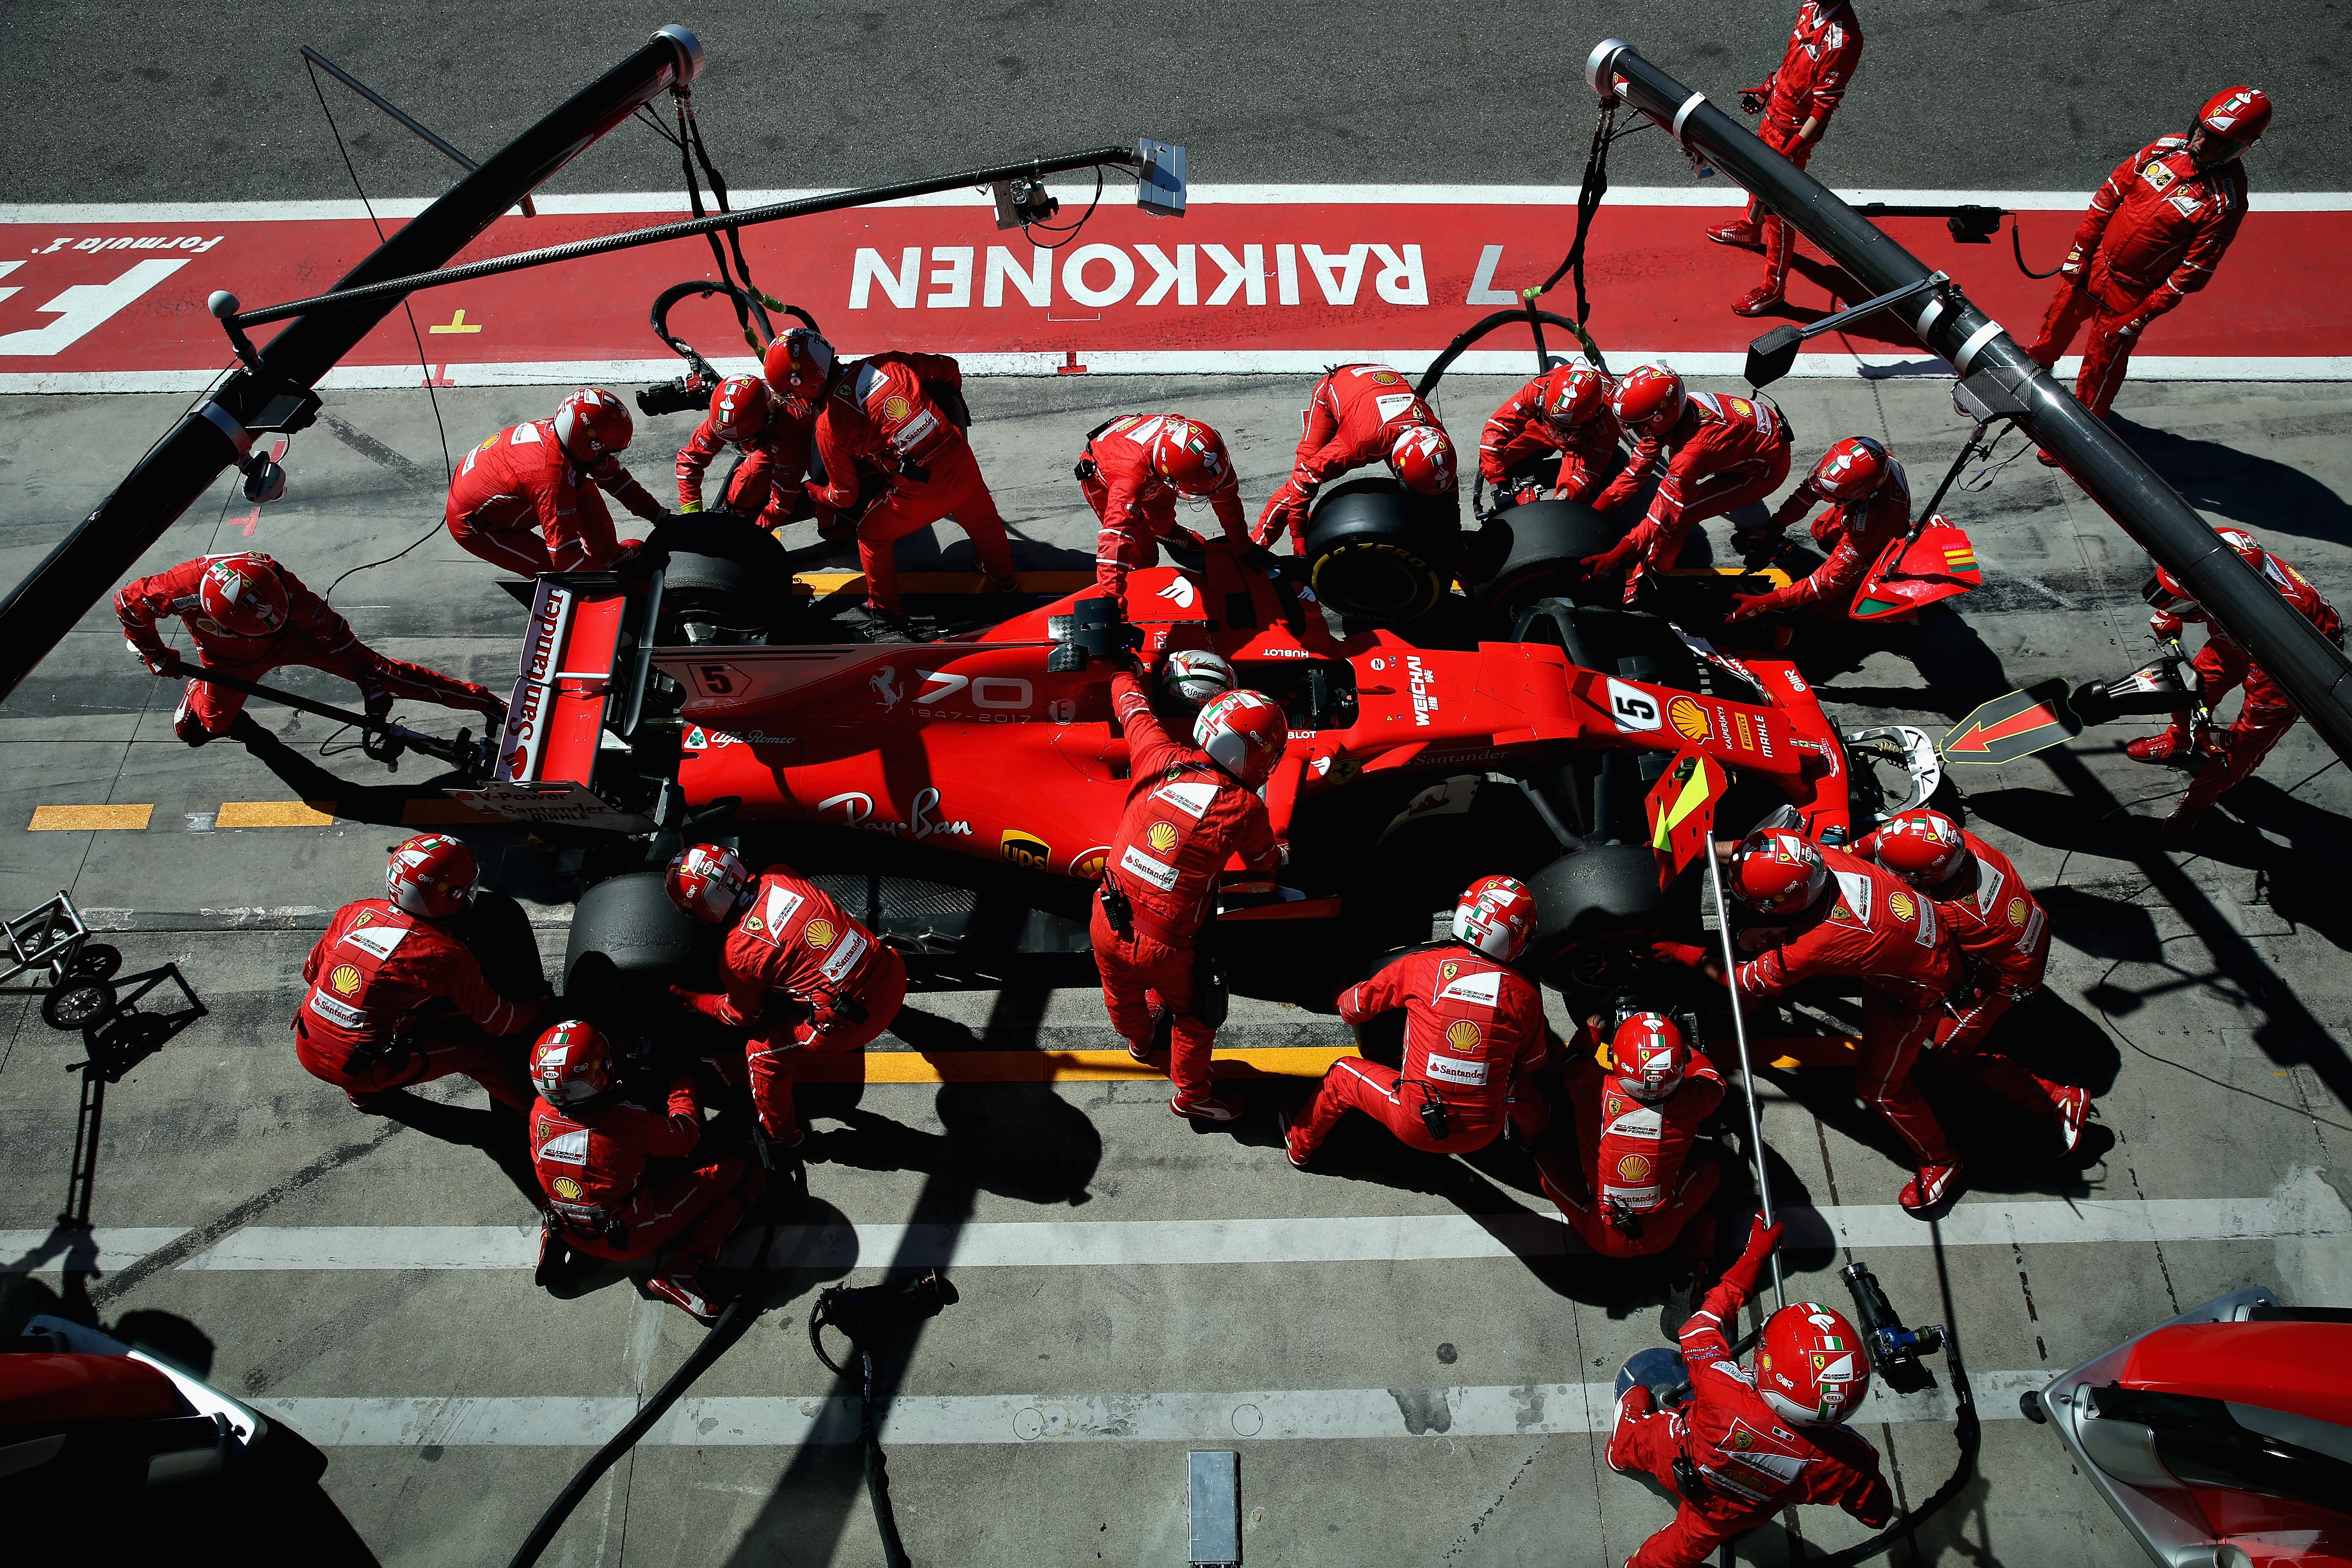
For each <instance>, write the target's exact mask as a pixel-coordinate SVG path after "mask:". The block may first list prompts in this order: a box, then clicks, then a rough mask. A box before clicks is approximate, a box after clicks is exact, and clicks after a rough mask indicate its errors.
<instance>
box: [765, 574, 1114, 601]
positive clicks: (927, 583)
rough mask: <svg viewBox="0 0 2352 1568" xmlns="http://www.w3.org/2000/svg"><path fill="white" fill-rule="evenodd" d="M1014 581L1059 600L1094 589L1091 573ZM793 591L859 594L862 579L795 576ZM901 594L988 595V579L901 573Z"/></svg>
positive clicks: (822, 596)
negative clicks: (1084, 590) (1065, 596)
mask: <svg viewBox="0 0 2352 1568" xmlns="http://www.w3.org/2000/svg"><path fill="white" fill-rule="evenodd" d="M1013 576H1014V578H1015V579H1016V580H1018V581H1019V583H1020V584H1021V592H1023V593H1024V594H1050V595H1053V596H1054V597H1055V598H1057V599H1058V598H1060V597H1061V596H1062V595H1065V594H1075V593H1076V592H1077V591H1078V590H1079V589H1081V588H1091V587H1093V586H1094V581H1095V575H1094V574H1093V573H1091V572H1015V573H1014V574H1013ZM793 585H794V587H795V588H796V589H797V590H798V591H799V592H801V593H804V594H812V595H815V596H816V597H817V598H820V599H829V598H831V597H833V596H834V595H836V594H851V593H863V592H865V590H866V576H865V574H863V573H859V572H796V573H794V574H793ZM898 591H899V592H900V593H901V594H984V593H990V592H992V589H990V587H989V586H988V579H987V578H985V577H983V576H982V575H980V574H978V573H976V572H901V573H900V574H898Z"/></svg>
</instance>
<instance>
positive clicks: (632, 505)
mask: <svg viewBox="0 0 2352 1568" xmlns="http://www.w3.org/2000/svg"><path fill="white" fill-rule="evenodd" d="M635 433H636V423H635V421H634V420H633V419H631V418H630V417H629V409H628V405H626V404H625V403H623V402H622V401H621V400H620V398H619V397H618V396H617V395H614V393H612V392H609V391H607V390H606V389H604V387H601V386H583V387H582V388H581V389H580V390H579V391H577V392H575V393H573V394H572V395H571V396H569V397H567V398H565V399H564V400H563V402H562V404H561V405H558V407H557V408H556V410H555V417H553V418H552V419H534V420H531V421H530V423H529V424H526V425H517V426H513V427H512V428H510V429H506V430H501V431H499V433H498V434H497V435H495V436H493V437H490V438H489V439H488V440H487V441H485V442H483V443H482V444H481V445H480V446H478V447H475V448H474V449H473V450H472V451H470V452H468V453H467V454H466V460H465V461H464V462H462V463H460V464H458V465H457V478H456V479H454V480H452V481H451V482H450V485H449V503H448V507H447V509H446V514H445V515H446V520H447V521H448V524H449V537H450V538H452V539H454V540H456V541H457V542H458V543H459V544H460V545H462V546H463V547H464V548H465V549H467V551H469V552H472V553H473V554H476V555H478V556H480V557H481V558H482V559H483V560H485V561H487V562H488V563H490V564H491V565H493V566H503V567H505V568H506V569H507V570H508V571H509V572H513V573H516V574H520V575H521V576H525V577H529V576H533V575H535V574H539V573H541V572H603V571H607V570H609V569H610V568H612V567H613V566H614V565H616V564H618V563H620V562H622V561H625V560H627V559H628V558H630V557H631V556H633V555H635V553H636V551H637V546H638V544H639V543H640V541H637V540H635V539H629V540H621V541H618V542H616V541H615V540H614V536H613V514H612V513H611V512H610V511H607V510H605V509H604V495H602V494H599V493H598V492H599V491H600V490H602V491H604V492H607V493H609V494H610V495H611V496H612V497H613V499H614V500H617V501H619V502H620V503H621V504H622V505H623V506H625V507H627V508H628V509H629V510H631V511H632V512H634V513H635V514H636V515H637V516H639V517H641V518H644V519H645V520H646V521H647V522H656V523H657V522H659V521H662V519H663V518H664V517H665V516H666V515H667V513H665V512H664V511H663V510H662V509H661V505H660V503H659V502H657V501H656V500H654V498H653V497H652V496H651V495H650V494H648V493H646V487H645V486H643V485H641V484H639V483H637V481H636V479H635V477H634V476H633V475H631V474H630V472H629V470H628V469H626V468H623V467H621V458H620V454H621V453H622V452H624V451H625V450H627V449H628V445H629V441H630V439H631V437H634V436H635Z"/></svg>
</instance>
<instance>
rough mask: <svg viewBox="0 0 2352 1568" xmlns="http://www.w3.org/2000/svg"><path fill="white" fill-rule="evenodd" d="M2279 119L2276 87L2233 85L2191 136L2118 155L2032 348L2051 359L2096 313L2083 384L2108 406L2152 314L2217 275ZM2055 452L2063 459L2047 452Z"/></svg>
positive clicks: (2086, 402)
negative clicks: (2274, 113)
mask: <svg viewBox="0 0 2352 1568" xmlns="http://www.w3.org/2000/svg"><path fill="white" fill-rule="evenodd" d="M2270 122H2271V100H2270V95H2269V94H2267V93H2265V92H2263V90H2262V89H2259V88H2252V87H2233V88H2231V89H2228V90H2227V91H2225V92H2218V93H2215V94H2214V95H2213V96H2212V97H2211V98H2210V99H2209V100H2206V103H2205V107H2204V108H2202V109H2200V110H2198V111H2197V118H2196V119H2195V120H2193V121H2190V122H2189V134H2188V135H2186V136H2159V137H2158V138H2157V139H2156V140H2155V141H2153V142H2149V143H2148V144H2147V146H2145V147H2143V148H2141V149H2140V150H2139V151H2138V152H2137V153H2133V154H2132V155H2131V156H2130V157H2128V158H2126V159H2125V160H2124V161H2123V162H2122V163H2118V164H2116V171H2115V173H2114V174H2109V175H2108V176H2107V183H2106V184H2104V185H2101V186H2100V187H2099V190H2098V194H2097V195H2094V196H2093V197H2092V198H2091V205H2090V210H2088V211H2087V212H2085V213H2084V215H2083V222H2082V225H2081V226H2080V227H2078V228H2076V229H2075V230H2074V247H2073V248H2072V249H2070V250H2069V251H2067V252H2066V259H2065V261H2064V262H2063V263H2062V264H2061V265H2060V267H2059V268H2058V273H2059V277H2058V291H2057V293H2055V294H2054V295H2053V296H2052V297H2051V300H2050V310H2049V313H2048V314H2046V315H2045V316H2043V317H2042V335H2041V336H2040V337H2038V338H2036V339H2035V340H2034V341H2033V342H2032V344H2031V345H2030V346H2028V347H2027V349H2026V351H2025V352H2026V353H2028V354H2030V355H2032V357H2033V358H2034V359H2035V360H2037V361H2039V362H2040V363H2041V364H2042V367H2043V368H2044V369H2048V368H2050V367H2051V366H2053V365H2055V364H2056V363H2058V357H2059V356H2060V355H2061V354H2063V353H2065V352H2066V349H2067V346H2068V345H2069V344H2071V343H2072V342H2074V334H2075V333H2076V332H2078V331H2082V330H2083V328H2084V325H2085V324H2086V323H2087V324H2088V325H2089V327H2090V329H2091V336H2090V342H2088V343H2087V344H2086V345H2085V346H2084V351H2083V370H2082V374H2080V375H2078V376H2077V377H2076V378H2075V381H2074V395H2075V397H2076V398H2078V399H2079V400H2081V402H2082V405H2083V406H2084V407H2085V408H2087V409H2089V410H2090V411H2091V412H2092V413H2094V414H2096V415H2098V416H2102V417H2105V415H2106V412H2107V408H2108V405H2111V404H2112V403H2114V402H2115V398H2116V388H2117V387H2119V386H2121V385H2122V384H2123V383H2124V371H2125V369H2126V367H2127V366H2128V365H2129V364H2130V363H2131V356H2132V351H2133V350H2134V349H2136V348H2137V347H2138V346H2139V342H2140V334H2141V333H2142V332H2143V331H2147V326H2148V323H2149V322H2151V321H2155V320H2156V319H2157V318H2158V316H2161V315H2163V314H2164V313H2165V312H2166V311H2168V310H2171V309H2173V308H2174V307H2175V306H2177V305H2179V303H2180V301H2181V300H2185V299H2187V298H2188V297H2189V295H2191V294H2194V293H2196V292H2197V290H2199V289H2202V288H2204V287H2205V285H2206V284H2208V283H2210V282H2211V281H2212V279H2213V268H2216V267H2218V266H2220V265H2221V256H2222V253H2223V252H2224V251H2226V250H2228V249H2229V248H2230V242H2231V240H2232V239H2235V238H2236V237H2237V236H2238V225H2239V224H2241V223H2242V222H2243V221H2245V216H2246V170H2245V165H2243V164H2242V163H2240V162H2239V161H2238V160H2239V159H2240V158H2241V157H2242V156H2243V155H2244V153H2245V151H2246V149H2247V148H2249V147H2251V146H2252V145H2253V144H2254V143H2255V142H2257V141H2259V140H2261V138H2262V134H2263V132H2264V131H2265V130H2267V129H2268V128H2269V126H2270ZM2052 460H2053V459H2052V458H2051V457H2050V455H2049V454H2048V453H2047V452H2044V453H2043V454H2042V461H2043V462H2045V463H2047V462H2051V461H2052Z"/></svg>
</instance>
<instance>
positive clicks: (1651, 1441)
mask: <svg viewBox="0 0 2352 1568" xmlns="http://www.w3.org/2000/svg"><path fill="white" fill-rule="evenodd" d="M1780 1231H1781V1227H1780V1226H1777V1225H1776V1226H1772V1227H1771V1228H1769V1230H1768V1229H1767V1228H1765V1226H1764V1222H1763V1220H1762V1219H1761V1218H1760V1217H1759V1219H1758V1220H1757V1221H1756V1224H1755V1227H1754V1229H1753V1231H1752V1232H1751V1233H1750V1235H1749V1237H1748V1249H1747V1250H1746V1251H1745V1252H1743V1253H1741V1254H1740V1256H1739V1261H1738V1263H1736V1264H1734V1265H1732V1267H1731V1268H1729V1269H1728V1270H1727V1271H1726V1272H1725V1274H1724V1276H1723V1279H1722V1280H1721V1282H1719V1283H1718V1284H1717V1286H1716V1287H1715V1289H1712V1290H1710V1291H1708V1292H1707V1293H1706V1300H1704V1301H1703V1302H1701V1303H1700V1305H1699V1310H1697V1311H1696V1312H1694V1313H1693V1314H1691V1317H1690V1320H1689V1321H1687V1322H1685V1323H1684V1324H1683V1329H1682V1334H1681V1342H1682V1355H1683V1365H1684V1366H1685V1368H1686V1369H1687V1370H1688V1372H1689V1373H1690V1397H1689V1398H1687V1399H1685V1400H1681V1401H1678V1402H1677V1403H1675V1404H1674V1405H1668V1406H1667V1407H1666V1408H1665V1409H1664V1410H1660V1409H1658V1408H1657V1406H1656V1396H1655V1395H1654V1394H1652V1393H1651V1391H1650V1390H1649V1388H1648V1387H1646V1386H1645V1385H1643V1384H1638V1383H1637V1384H1633V1386H1632V1387H1630V1388H1628V1389H1626V1390H1625V1392H1624V1393H1623V1394H1620V1395H1619V1396H1618V1399H1617V1415H1616V1421H1615V1423H1614V1425H1613V1426H1612V1428H1611V1430H1610V1433H1609V1447H1608V1449H1607V1450H1606V1456H1605V1457H1606V1458H1608V1460H1609V1468H1611V1469H1612V1470H1615V1471H1616V1472H1617V1473H1618V1474H1619V1475H1621V1476H1633V1475H1647V1476H1650V1477H1652V1478H1654V1479H1656V1480H1657V1481H1658V1482H1659V1483H1660V1484H1661V1485H1664V1486H1665V1487H1667V1488H1669V1489H1672V1490H1674V1491H1675V1492H1676V1493H1678V1494H1679V1495H1680V1496H1681V1498H1682V1506H1681V1507H1680V1508H1679V1509H1677V1510H1675V1521H1674V1522H1673V1523H1672V1524H1669V1525H1668V1526H1666V1528H1665V1529H1664V1530H1662V1531H1658V1533H1657V1534H1655V1535H1653V1536H1652V1537H1650V1539H1649V1540H1647V1541H1645V1542H1643V1543H1642V1549H1641V1550H1640V1551H1638V1552H1634V1553H1633V1556H1631V1557H1629V1558H1627V1559H1626V1560H1625V1568H1698V1565H1699V1564H1700V1563H1705V1562H1706V1561H1707V1559H1708V1558H1710V1557H1712V1556H1713V1555H1714V1554H1715V1550H1716V1548H1717V1546H1719V1545H1721V1544H1722V1543H1723V1542H1727V1541H1729V1540H1731V1539H1732V1538H1733V1537H1734V1536H1737V1535H1741V1534H1744V1533H1746V1532H1747V1531H1750V1530H1753V1529H1755V1528H1756V1527H1757V1526H1758V1525H1759V1524H1762V1523H1764V1522H1765V1521H1768V1520H1769V1519H1771V1518H1772V1516H1773V1515H1775V1514H1777V1513H1779V1512H1780V1510H1783V1509H1786V1508H1790V1507H1792V1506H1794V1505H1796V1504H1798V1503H1808V1502H1810V1503H1835V1504H1836V1505H1837V1506H1838V1507H1840V1508H1842V1509H1843V1510H1845V1511H1846V1512H1848V1513H1850V1514H1852V1515H1853V1517H1854V1518H1856V1519H1858V1520H1860V1521H1862V1522H1863V1524H1864V1526H1865V1527H1866V1528H1868V1529H1871V1530H1877V1529H1880V1528H1881V1527H1883V1526H1884V1525H1885V1523H1886V1521H1888V1520H1889V1519H1891V1518H1893V1517H1894V1513H1895V1498H1894V1494H1893V1493H1892V1492H1891V1491H1889V1490H1888V1489H1887V1485H1886V1482H1885V1479H1884V1478H1883V1477H1881V1476H1880V1475H1879V1473H1878V1450H1876V1449H1875V1448H1873V1447H1871V1446H1870V1440H1869V1439H1868V1438H1866V1437H1864V1436H1861V1435H1860V1434H1859V1433H1856V1432H1853V1431H1851V1430H1849V1429H1847V1428H1846V1427H1845V1426H1843V1422H1845V1421H1846V1420H1847V1419H1848V1418H1849V1417H1851V1416H1852V1415H1853V1413H1854V1411H1855V1410H1857V1409H1859V1408H1860V1407H1861V1405H1862V1402H1863V1398H1864V1395H1866V1394H1868V1393H1869V1392H1870V1358H1869V1356H1868V1355H1867V1353H1865V1352H1864V1349H1863V1343H1862V1336H1861V1335H1860V1334H1859V1333H1858V1332H1856V1331H1855V1330H1854V1327H1853V1324H1852V1323H1850V1322H1848V1321H1846V1318H1845V1314H1844V1313H1843V1312H1840V1311H1838V1310H1835V1309H1834V1308H1831V1307H1825V1306H1822V1304H1821V1303H1819V1302H1817V1301H1796V1302H1791V1303H1790V1305H1788V1306H1786V1307H1783V1308H1781V1309H1780V1310H1779V1311H1777V1312H1775V1313H1773V1314H1772V1315H1771V1316H1770V1317H1769V1318H1768V1319H1766V1320H1765V1322H1764V1335H1763V1341H1762V1343H1761V1344H1760V1345H1759V1348H1758V1350H1757V1352H1756V1364H1755V1365H1754V1366H1753V1367H1752V1368H1748V1367H1742V1366H1741V1365H1740V1364H1739V1363H1738V1362H1737V1361H1736V1360H1734V1359H1733V1358H1732V1353H1731V1343H1730V1341H1729V1340H1728V1338H1727V1336H1726V1334H1725V1326H1726V1325H1727V1324H1729V1325H1732V1326H1734V1327H1737V1325H1738V1317H1739V1310H1740V1308H1742V1307H1744V1306H1746V1305H1747V1304H1748V1300H1749V1299H1750V1298H1752V1297H1753V1296H1754V1295H1755V1294H1756V1284H1757V1279H1758V1278H1759V1275H1761V1274H1762V1272H1763V1269H1764V1265H1765V1261H1766V1260H1767V1259H1768V1258H1770V1257H1771V1255H1772V1249H1773V1248H1774V1247H1778V1246H1779V1245H1780ZM1685 1469H1686V1470H1687V1471H1688V1484H1687V1485H1685V1482H1684V1480H1683V1479H1680V1478H1678V1476H1677V1471H1678V1470H1685Z"/></svg>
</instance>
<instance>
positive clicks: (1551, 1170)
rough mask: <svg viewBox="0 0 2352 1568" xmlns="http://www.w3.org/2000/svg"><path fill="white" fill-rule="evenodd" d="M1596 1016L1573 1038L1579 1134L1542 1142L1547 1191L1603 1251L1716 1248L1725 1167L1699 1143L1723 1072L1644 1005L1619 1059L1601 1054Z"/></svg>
mask: <svg viewBox="0 0 2352 1568" xmlns="http://www.w3.org/2000/svg"><path fill="white" fill-rule="evenodd" d="M1597 1044H1598V1034H1597V1031H1595V1030H1594V1029H1593V1028H1592V1027H1591V1025H1587V1026H1585V1027H1584V1028H1582V1029H1580V1030H1579V1031H1578V1032H1577V1035H1576V1037H1575V1038H1574V1039H1573V1040H1571V1041H1570V1043H1569V1047H1568V1058H1569V1060H1568V1074H1567V1077H1568V1095H1569V1103H1570V1105H1572V1106H1573V1107H1574V1108H1575V1122H1574V1136H1573V1138H1572V1139H1554V1140H1552V1141H1551V1142H1549V1143H1547V1144H1546V1145H1545V1146H1544V1147H1542V1148H1540V1149H1538V1150H1537V1151H1536V1156H1535V1160H1536V1170H1537V1173H1538V1175H1539V1177H1540V1178H1541V1180H1542V1183H1543V1190H1544V1195H1545V1196H1546V1197H1548V1198H1549V1199H1551V1201H1552V1202H1553V1203H1555V1204H1557V1205H1559V1212H1560V1213H1561V1214H1563V1215H1567V1216H1568V1223H1569V1224H1570V1225H1572V1226H1575V1227H1576V1234H1577V1235H1579V1236H1580V1237H1583V1238H1584V1243H1585V1245H1586V1246H1587V1247H1591V1248H1592V1250H1593V1251H1595V1252H1597V1253H1599V1254H1600V1255H1601V1257H1603V1258H1646V1257H1649V1256H1651V1255H1653V1254H1655V1253H1660V1252H1664V1250H1665V1249H1666V1248H1667V1247H1675V1244H1676V1243H1677V1242H1679V1243H1680V1244H1681V1245H1680V1246H1679V1247H1677V1250H1678V1251H1679V1252H1680V1253H1681V1254H1682V1255H1683V1256H1684V1257H1685V1258H1691V1259H1693V1260H1695V1261H1696V1262H1698V1263H1701V1264H1704V1263H1706V1262H1707V1261H1709V1260H1711V1259H1712V1258H1714V1257H1715V1217H1714V1216H1713V1215H1710V1214H1708V1213H1707V1212H1706V1205H1707V1204H1708V1203H1709V1202H1710V1201H1711V1200H1712V1199H1713V1198H1714V1197H1715V1190H1716V1187H1717V1184H1719V1183H1720V1182H1721V1180H1722V1176H1723V1173H1722V1172H1721V1171H1719V1170H1717V1168H1716V1163H1715V1161H1714V1160H1713V1158H1711V1157H1710V1156H1709V1155H1707V1154H1706V1152H1703V1151H1698V1152H1696V1157H1694V1152H1695V1151H1694V1145H1696V1142H1697V1141H1698V1129H1699V1124H1700V1123H1701V1122H1703V1121H1706V1119H1707V1118H1708V1117H1710V1116H1712V1115H1714V1114H1715V1108H1716V1107H1717V1105H1719V1104H1721V1103H1722V1101H1723V1079H1722V1077H1721V1076H1720V1075H1719V1074H1717V1072H1716V1070H1715V1065H1714V1064H1713V1063H1712V1062H1709V1061H1708V1060H1707V1059H1706V1058H1705V1057H1704V1056H1702V1055H1700V1054H1699V1053H1698V1052H1697V1051H1696V1050H1694V1049H1693V1048H1692V1047H1691V1044H1690V1042H1689V1041H1687V1040H1685V1038H1684V1037H1683V1032H1682V1029H1681V1027H1680V1026H1677V1025H1676V1024H1675V1021H1674V1020H1673V1019H1671V1018H1668V1017H1666V1016H1664V1014H1661V1013H1648V1012H1643V1013H1635V1014H1633V1015H1632V1016H1629V1017H1627V1018H1626V1019H1625V1020H1624V1021H1623V1022H1622V1023H1621V1024H1619V1025H1618V1026H1616V1028H1615V1029H1614V1030H1613V1031H1612V1033H1611V1035H1610V1039H1609V1066H1608V1067H1607V1068H1602V1067H1601V1064H1600V1063H1599V1062H1598V1061H1597V1060H1595V1059H1594V1055H1593V1052H1594V1048H1595V1047H1596V1046H1597Z"/></svg>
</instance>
